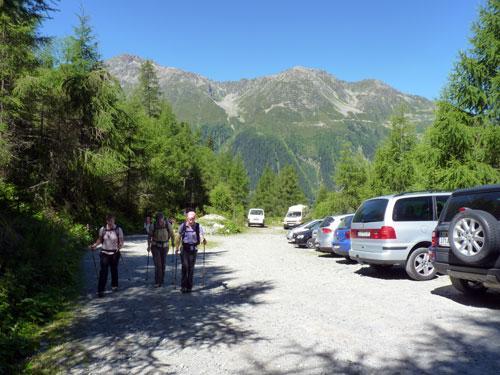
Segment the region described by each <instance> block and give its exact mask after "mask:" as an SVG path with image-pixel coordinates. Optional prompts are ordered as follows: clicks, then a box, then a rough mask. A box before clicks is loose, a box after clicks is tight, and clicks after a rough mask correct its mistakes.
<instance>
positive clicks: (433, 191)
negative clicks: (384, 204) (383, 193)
mask: <svg viewBox="0 0 500 375" xmlns="http://www.w3.org/2000/svg"><path fill="white" fill-rule="evenodd" d="M418 193H444V192H443V191H437V190H416V191H404V192H402V193H397V194H394V196H395V197H400V196H402V195H406V194H418Z"/></svg>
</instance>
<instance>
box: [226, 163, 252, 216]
mask: <svg viewBox="0 0 500 375" xmlns="http://www.w3.org/2000/svg"><path fill="white" fill-rule="evenodd" d="M249 183H250V179H249V178H248V172H247V170H246V168H245V165H244V164H243V159H242V158H241V156H239V155H238V156H237V157H236V158H235V159H234V160H233V162H232V165H231V169H230V171H229V178H228V184H229V187H230V189H231V193H232V197H233V202H234V203H235V204H237V205H241V206H243V207H246V205H247V203H248V202H247V200H248V193H249V189H248V185H249Z"/></svg>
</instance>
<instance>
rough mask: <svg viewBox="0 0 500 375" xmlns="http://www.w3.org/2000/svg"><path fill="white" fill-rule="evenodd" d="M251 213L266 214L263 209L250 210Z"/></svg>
mask: <svg viewBox="0 0 500 375" xmlns="http://www.w3.org/2000/svg"><path fill="white" fill-rule="evenodd" d="M250 215H264V211H262V210H250Z"/></svg>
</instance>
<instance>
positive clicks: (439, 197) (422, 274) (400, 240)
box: [349, 192, 450, 280]
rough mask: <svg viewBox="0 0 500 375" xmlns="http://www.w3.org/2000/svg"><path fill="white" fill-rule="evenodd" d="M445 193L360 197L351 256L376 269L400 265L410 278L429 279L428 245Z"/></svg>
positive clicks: (430, 273) (431, 272) (355, 217)
mask: <svg viewBox="0 0 500 375" xmlns="http://www.w3.org/2000/svg"><path fill="white" fill-rule="evenodd" d="M449 196H450V193H446V192H443V193H437V192H415V193H401V194H395V195H386V196H382V197H377V198H372V199H368V200H366V201H364V202H363V203H362V205H361V206H360V207H359V208H358V210H357V211H356V214H355V215H354V218H353V220H352V224H351V251H350V252H349V255H350V257H351V259H353V260H356V261H358V263H362V264H369V265H370V266H372V267H373V268H376V269H382V268H387V267H391V266H393V265H400V266H403V267H405V269H406V273H407V274H408V275H409V276H410V277H411V278H412V279H414V280H429V279H432V278H433V277H434V276H435V274H436V270H435V269H434V266H433V265H432V263H431V262H430V259H429V254H428V248H429V247H430V245H431V240H432V231H433V230H434V228H435V227H436V224H437V220H438V217H439V214H440V213H441V210H442V209H443V207H444V205H445V203H446V201H447V200H448V197H449Z"/></svg>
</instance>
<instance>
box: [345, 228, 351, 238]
mask: <svg viewBox="0 0 500 375" xmlns="http://www.w3.org/2000/svg"><path fill="white" fill-rule="evenodd" d="M345 238H346V240H348V239H350V238H351V231H349V230H348V231H347V232H345Z"/></svg>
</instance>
